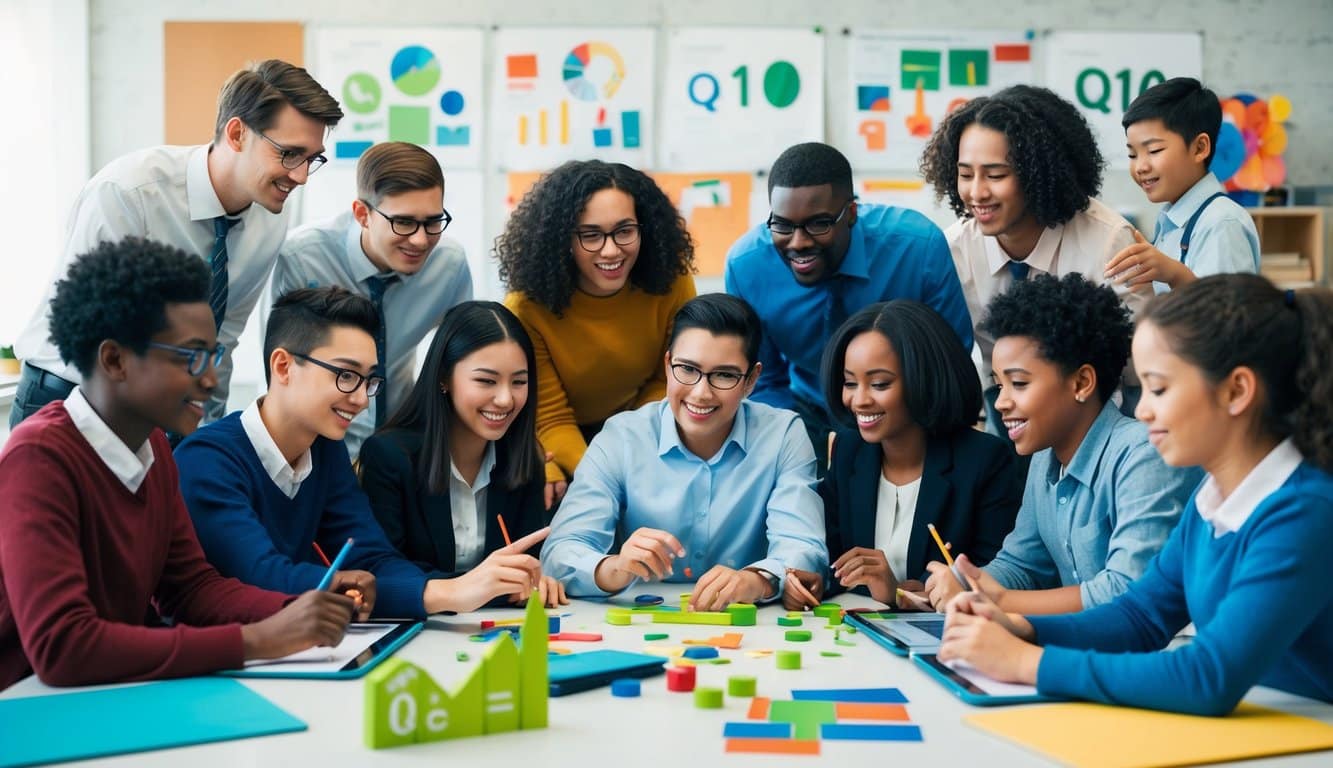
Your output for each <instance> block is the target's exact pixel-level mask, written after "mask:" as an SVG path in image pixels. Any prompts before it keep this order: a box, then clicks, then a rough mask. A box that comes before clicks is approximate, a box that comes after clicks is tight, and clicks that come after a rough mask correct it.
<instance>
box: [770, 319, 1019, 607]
mask: <svg viewBox="0 0 1333 768" xmlns="http://www.w3.org/2000/svg"><path fill="white" fill-rule="evenodd" d="M822 379H823V383H824V397H825V402H826V404H827V406H828V409H829V412H830V413H831V414H833V416H834V418H835V419H837V420H838V421H839V422H841V423H842V424H843V425H846V426H847V427H849V428H844V429H842V430H840V431H839V432H838V433H837V435H836V438H835V440H834V444H833V450H832V451H831V454H830V460H829V468H828V472H827V474H826V475H825V477H824V479H823V480H822V481H821V482H820V486H819V492H820V495H821V496H822V497H823V499H824V523H825V529H826V535H827V543H828V550H829V557H831V558H833V565H832V570H831V578H830V579H829V586H828V589H827V590H826V591H827V592H828V593H830V594H831V593H834V592H838V591H842V590H845V589H851V588H862V589H864V590H867V591H869V593H870V595H871V596H872V597H873V598H875V599H876V600H878V601H880V602H882V603H886V604H889V605H896V604H898V602H899V600H898V597H899V589H900V588H901V589H902V590H904V591H906V592H909V593H914V592H919V591H920V590H921V581H924V579H925V578H926V576H927V573H926V563H927V562H929V561H931V560H941V559H943V557H942V555H941V554H940V551H939V547H938V546H937V545H936V544H935V543H934V541H933V540H932V539H931V537H930V532H929V531H928V530H927V528H926V526H927V524H934V526H935V528H936V530H938V531H939V534H940V536H941V538H943V539H944V540H945V541H946V542H949V543H950V547H951V550H952V551H953V552H956V553H958V552H966V553H967V554H968V556H969V558H971V559H973V560H975V561H977V562H987V561H989V560H990V559H991V558H992V557H994V556H995V554H996V553H997V552H999V551H1000V546H1001V544H1002V543H1003V542H1004V537H1005V536H1006V535H1007V534H1008V533H1009V532H1010V531H1011V530H1012V529H1013V527H1014V518H1015V516H1016V515H1017V514H1018V507H1019V503H1020V502H1021V501H1022V494H1023V489H1022V484H1021V479H1020V478H1019V477H1018V475H1017V472H1016V471H1015V468H1014V454H1013V450H1012V449H1011V448H1010V447H1009V446H1007V445H1005V444H1004V442H1003V441H1001V440H999V439H998V438H996V437H994V436H992V435H988V434H985V433H983V432H979V431H977V430H975V429H973V426H974V425H975V424H976V419H977V413H978V412H980V410H981V383H980V382H979V381H978V380H977V375H976V369H975V368H974V367H973V365H972V361H971V359H970V357H969V356H968V354H967V353H966V352H965V351H964V350H963V348H962V346H961V345H960V344H959V343H958V337H957V335H956V334H955V333H954V331H953V330H952V328H951V327H950V326H949V324H948V323H947V322H945V320H944V318H942V317H940V315H939V314H937V313H936V312H935V311H934V310H932V309H931V308H929V307H927V306H926V305H924V304H921V303H919V302H915V301H906V300H897V301H890V302H885V303H881V304H874V305H871V306H869V307H866V308H865V309H863V310H861V311H860V312H858V313H857V314H855V315H853V316H852V317H851V318H849V319H848V320H847V322H846V323H844V324H843V325H842V327H841V328H839V329H838V332H837V333H836V334H835V336H834V339H833V342H832V343H831V344H830V345H829V346H828V348H827V349H826V350H825V354H824V360H823V372H822ZM793 583H794V585H795V586H794V587H793ZM814 586H816V585H815V580H814V579H812V578H810V575H801V574H790V575H789V577H788V587H789V590H788V591H789V592H791V593H792V598H791V599H789V600H787V601H786V602H787V603H788V604H789V605H799V604H802V603H808V602H809V601H810V600H811V599H812V598H815V597H818V595H816V594H814V592H813V590H812V589H810V587H814ZM802 593H804V594H802ZM902 602H903V605H901V606H899V607H904V608H912V607H927V608H928V607H929V603H925V604H924V606H923V605H922V604H921V603H919V602H916V601H912V600H911V599H910V598H909V599H906V600H903V601H902Z"/></svg>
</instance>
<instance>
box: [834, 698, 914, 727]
mask: <svg viewBox="0 0 1333 768" xmlns="http://www.w3.org/2000/svg"><path fill="white" fill-rule="evenodd" d="M834 712H835V713H836V714H837V716H838V719H839V720H896V721H902V722H907V721H908V720H910V719H911V718H909V717H908V716H907V707H905V706H903V705H902V704H879V703H873V702H860V701H840V702H838V703H837V704H836V705H835V706H834Z"/></svg>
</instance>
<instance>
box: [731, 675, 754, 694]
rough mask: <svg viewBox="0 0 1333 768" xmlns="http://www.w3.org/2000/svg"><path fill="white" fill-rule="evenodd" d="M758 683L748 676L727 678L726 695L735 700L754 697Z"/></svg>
mask: <svg viewBox="0 0 1333 768" xmlns="http://www.w3.org/2000/svg"><path fill="white" fill-rule="evenodd" d="M757 689H758V682H757V681H756V680H755V678H754V677H752V676H750V675H732V676H731V677H728V678H727V695H728V696H735V697H737V698H749V697H751V696H754V693H755V691H756V690H757Z"/></svg>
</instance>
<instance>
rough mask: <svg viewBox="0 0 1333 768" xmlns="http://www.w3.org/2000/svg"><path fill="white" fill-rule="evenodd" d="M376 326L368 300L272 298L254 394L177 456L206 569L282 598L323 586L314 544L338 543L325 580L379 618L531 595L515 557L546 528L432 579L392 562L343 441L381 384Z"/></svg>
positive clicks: (329, 547) (330, 291) (326, 294)
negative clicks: (357, 588) (335, 566)
mask: <svg viewBox="0 0 1333 768" xmlns="http://www.w3.org/2000/svg"><path fill="white" fill-rule="evenodd" d="M378 329H379V313H378V312H377V311H376V310H375V307H374V305H372V304H371V302H370V301H369V300H368V299H366V298H364V297H362V296H357V295H355V294H352V293H349V292H348V291H346V290H344V289H342V288H337V287H332V288H301V289H297V290H295V291H292V292H290V293H288V294H285V295H283V296H282V297H281V298H279V299H278V300H277V302H275V303H274V305H273V308H272V310H271V312H270V313H269V320H268V327H267V329H266V330H265V334H264V358H265V360H267V361H268V366H267V369H266V373H267V378H268V381H267V384H268V392H267V394H265V395H264V396H263V397H261V398H259V399H258V400H256V401H255V402H254V403H252V404H251V405H250V407H248V408H246V409H245V410H244V411H243V412H240V413H232V414H230V415H229V416H226V417H225V418H223V419H221V420H219V421H216V422H214V423H212V424H209V425H208V426H206V427H204V428H202V429H200V430H199V431H198V432H196V433H194V434H193V435H191V436H190V437H188V438H186V439H185V440H183V441H182V442H181V444H180V447H178V448H177V449H176V463H177V464H178V465H179V466H180V483H181V490H182V494H183V495H184V497H185V504H186V506H187V507H188V508H189V510H190V517H191V519H192V520H193V522H194V527H195V531H196V532H197V534H198V536H199V543H200V544H202V545H203V548H204V553H205V554H206V555H207V557H208V560H209V562H210V563H212V564H213V565H214V567H216V568H217V569H218V570H219V571H220V572H221V573H222V574H223V575H224V576H232V577H235V578H238V579H240V580H241V581H243V582H245V583H247V584H252V585H254V586H258V587H263V588H265V589H272V590H275V591H279V592H288V593H293V594H295V593H299V592H302V591H304V590H307V589H311V588H313V587H315V586H316V585H318V584H319V582H320V580H321V579H322V578H323V576H324V573H325V571H326V570H327V565H326V564H325V563H324V562H322V560H321V559H320V554H319V552H320V550H322V551H323V552H326V553H329V554H332V553H334V552H336V551H338V550H339V549H341V548H342V545H343V543H344V542H345V541H347V539H349V538H350V539H354V540H355V542H356V543H355V544H354V545H353V547H352V549H351V550H350V554H349V556H348V558H347V560H346V561H345V562H344V563H343V567H344V568H345V570H344V571H340V572H339V574H338V576H339V578H342V579H343V580H344V581H345V582H346V583H356V584H360V585H365V586H367V587H369V588H371V589H373V590H374V591H373V592H372V593H371V594H373V595H374V596H375V598H374V607H373V612H374V614H375V615H378V616H415V617H424V616H426V615H427V614H428V613H438V612H440V611H446V610H452V611H470V610H474V609H476V608H477V607H479V606H481V605H483V604H485V603H486V602H487V601H489V600H491V599H493V598H495V597H499V596H501V595H512V594H517V593H522V594H523V595H525V596H526V595H528V594H530V593H531V590H532V589H533V588H534V587H535V586H536V584H537V582H538V580H539V579H540V576H541V574H540V567H539V565H538V563H537V560H536V559H535V558H533V557H531V556H528V555H525V554H523V551H524V550H525V549H527V548H528V547H531V546H533V544H535V543H537V542H539V541H540V540H541V539H542V538H544V537H545V534H546V531H545V529H543V530H542V531H540V532H538V534H540V535H538V534H532V535H529V536H527V537H524V538H523V539H519V540H518V541H515V542H514V544H513V546H512V547H506V548H502V549H499V550H497V551H496V552H494V553H492V554H491V556H490V557H489V558H487V559H486V560H484V561H483V562H482V565H481V566H479V567H478V568H477V569H474V570H473V571H470V572H468V573H467V574H465V575H463V576H460V577H458V578H455V579H443V578H435V576H437V575H438V574H426V573H424V572H422V571H421V569H420V568H418V567H417V566H416V565H414V564H412V563H411V562H410V561H408V560H407V559H405V558H404V557H403V556H402V555H401V554H400V553H399V552H398V551H397V550H395V549H394V548H393V545H392V544H390V543H389V540H388V539H387V538H386V537H385V535H384V531H383V529H382V528H380V526H379V523H378V522H376V521H375V516H374V514H373V513H372V511H371V508H370V501H369V500H368V499H367V498H366V496H365V494H364V493H362V492H361V488H360V487H359V486H358V484H357V481H356V474H355V472H354V471H353V469H352V465H351V462H350V461H349V460H348V458H347V449H346V448H345V447H344V446H343V442H342V439H343V436H344V435H345V434H346V432H347V428H348V427H349V426H350V425H351V423H352V420H353V419H354V418H355V417H356V415H357V414H358V413H360V412H361V411H363V410H365V409H366V407H367V405H368V404H369V403H370V401H371V399H373V398H374V397H375V395H376V394H377V393H378V392H379V391H380V388H381V387H382V386H383V385H384V378H383V377H382V376H380V375H379V373H378V372H377V364H376V361H375V335H376V331H377V330H378ZM488 565H490V566H492V567H490V568H488V567H487V566H488ZM497 565H498V566H501V567H503V568H507V569H513V570H512V571H508V572H509V573H511V574H513V575H517V578H518V582H517V583H515V582H514V581H509V582H504V581H503V580H500V579H496V578H494V575H495V572H496V570H497V567H496V566H497ZM363 593H364V589H363Z"/></svg>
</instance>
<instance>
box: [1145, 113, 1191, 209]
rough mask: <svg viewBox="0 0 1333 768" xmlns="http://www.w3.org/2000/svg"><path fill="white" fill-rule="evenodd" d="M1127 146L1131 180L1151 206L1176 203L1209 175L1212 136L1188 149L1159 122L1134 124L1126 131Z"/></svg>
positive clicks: (1173, 133) (1154, 119)
mask: <svg viewBox="0 0 1333 768" xmlns="http://www.w3.org/2000/svg"><path fill="white" fill-rule="evenodd" d="M1125 145H1126V146H1127V147H1128V148H1129V175H1130V178H1132V179H1134V183H1136V184H1138V185H1139V187H1140V188H1141V189H1142V190H1143V193H1144V194H1145V195H1147V196H1148V200H1149V201H1150V202H1154V203H1174V202H1176V201H1177V200H1179V199H1180V197H1181V195H1184V194H1185V193H1186V192H1188V191H1189V190H1190V187H1192V186H1194V185H1195V184H1196V183H1197V182H1198V181H1199V179H1201V178H1203V176H1204V174H1205V173H1207V172H1208V168H1207V167H1206V166H1205V165H1204V162H1205V160H1206V159H1207V157H1208V153H1209V151H1210V144H1209V139H1208V135H1207V134H1199V135H1198V136H1196V137H1195V138H1194V140H1193V141H1192V142H1190V143H1189V144H1188V145H1187V144H1186V142H1185V138H1184V137H1183V136H1181V135H1180V134H1178V133H1176V132H1175V131H1172V130H1168V129H1167V127H1166V124H1165V123H1163V122H1162V121H1161V119H1159V118H1153V119H1151V120H1140V121H1138V122H1137V123H1131V124H1130V125H1129V127H1128V128H1126V129H1125Z"/></svg>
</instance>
